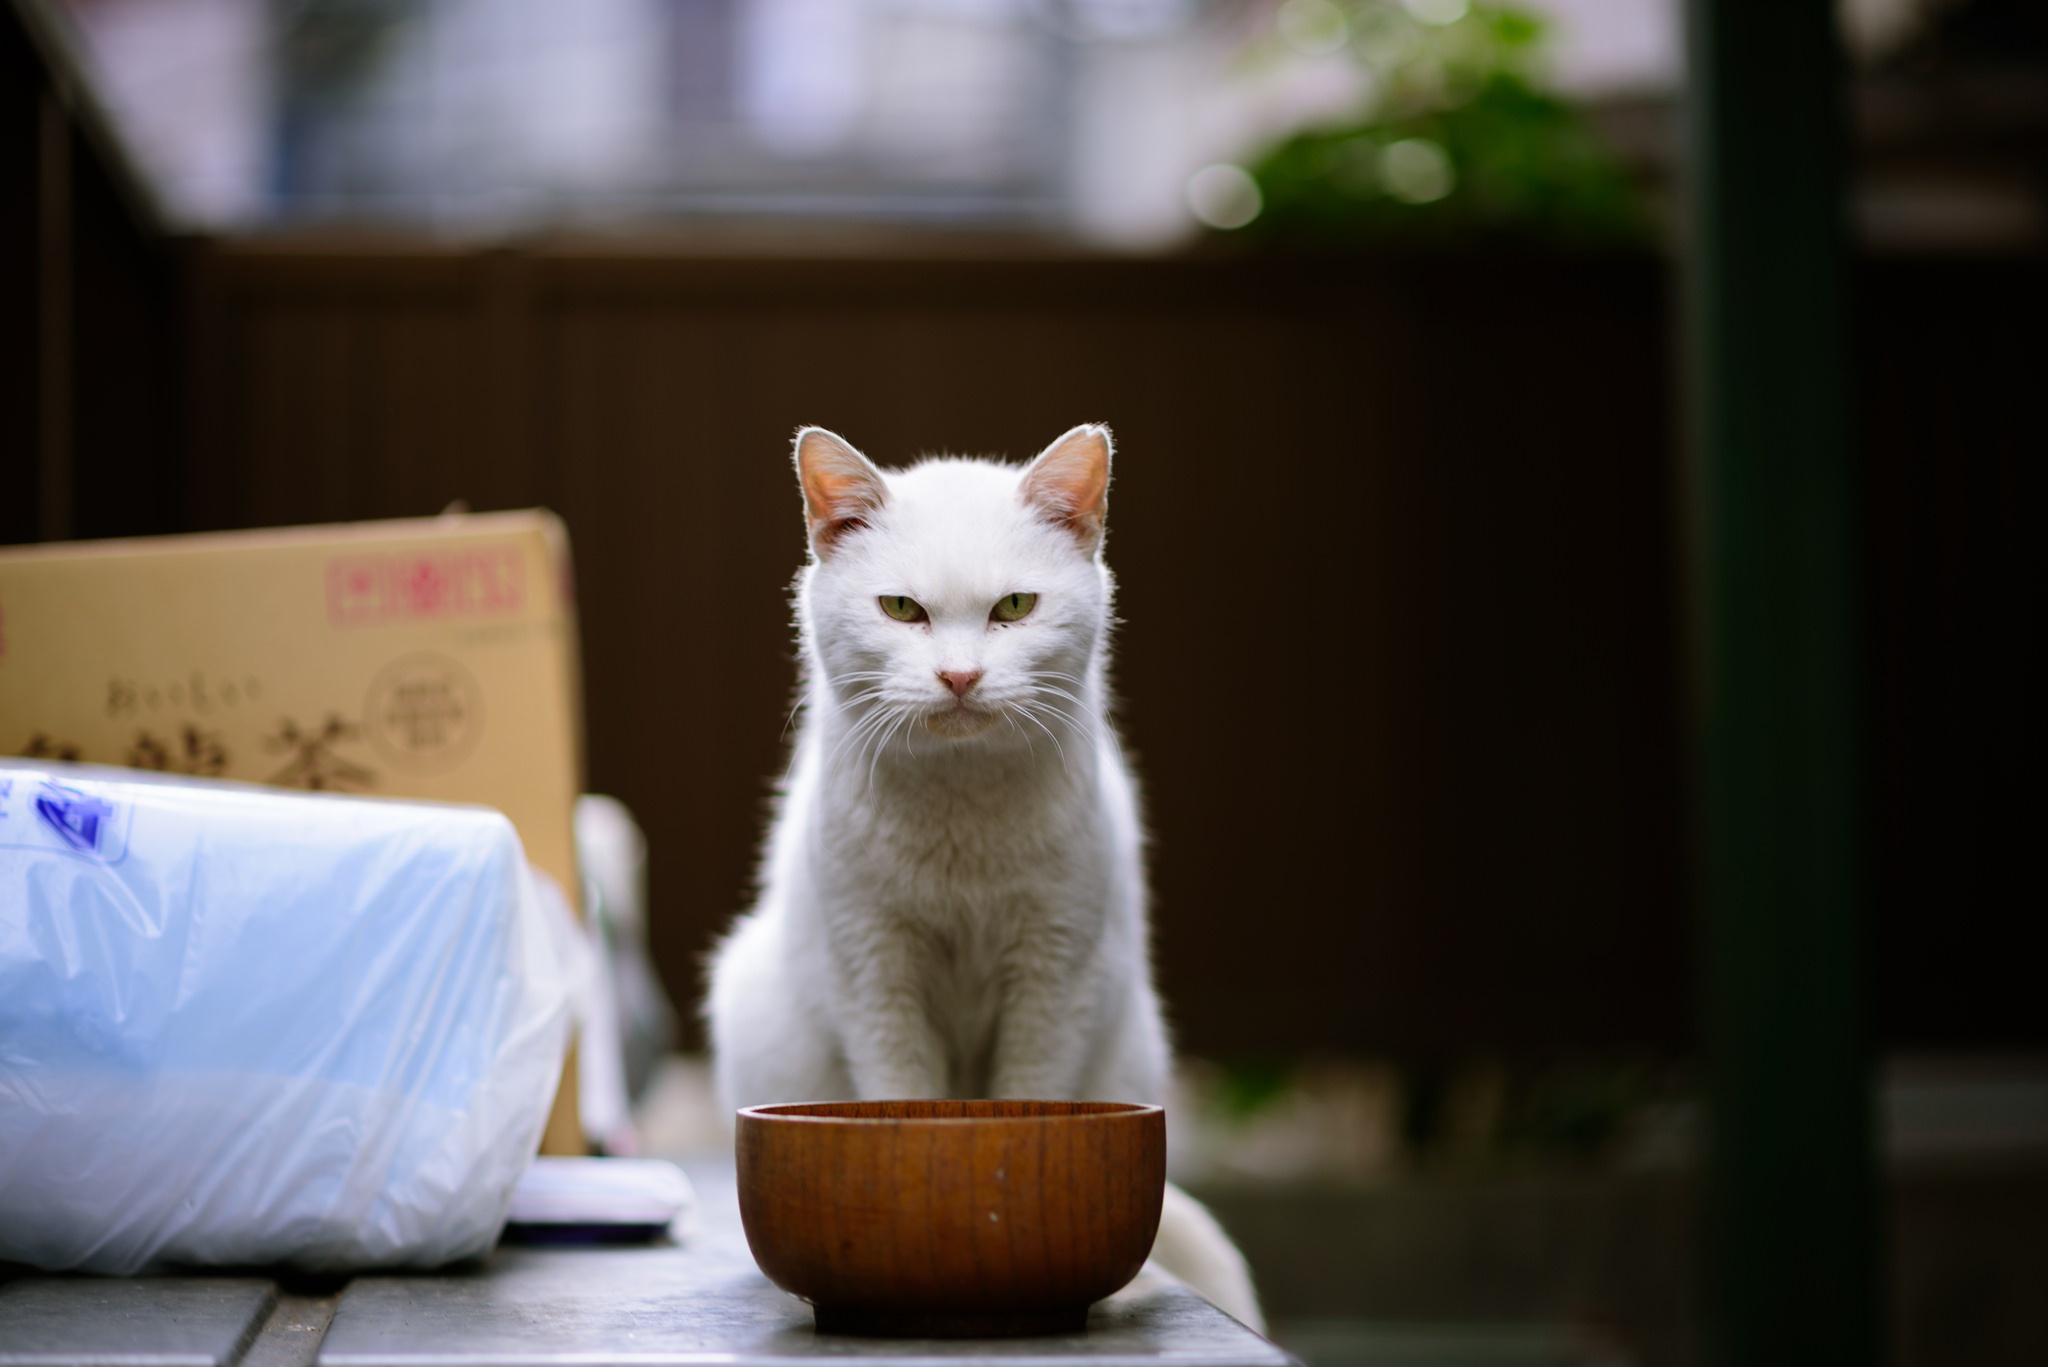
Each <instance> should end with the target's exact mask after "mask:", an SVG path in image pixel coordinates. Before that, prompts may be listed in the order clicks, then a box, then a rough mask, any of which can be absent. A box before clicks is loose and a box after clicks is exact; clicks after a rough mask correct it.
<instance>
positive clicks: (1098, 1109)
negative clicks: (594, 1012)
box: [737, 1097, 1166, 1126]
mask: <svg viewBox="0 0 2048 1367" xmlns="http://www.w3.org/2000/svg"><path fill="white" fill-rule="evenodd" d="M955 1100H959V1101H962V1103H963V1104H966V1105H973V1104H975V1103H976V1102H978V1101H988V1102H990V1103H991V1104H993V1103H995V1102H1002V1101H1022V1102H1029V1103H1031V1104H1033V1105H1045V1106H1076V1107H1084V1108H1086V1109H1082V1110H1075V1111H1068V1112H1066V1113H1065V1114H1063V1115H957V1116H954V1115H947V1116H940V1115H829V1114H825V1115H819V1114H807V1112H814V1111H825V1110H829V1108H831V1107H834V1106H887V1105H891V1104H894V1103H896V1102H930V1101H955ZM1165 1113H1166V1108H1165V1107H1164V1106H1155V1105H1152V1104H1151V1103H1149V1102H1143V1101H1064V1100H1061V1101H1054V1100H1050V1099H1041V1098H1038V1097H973V1098H965V1099H962V1098H954V1097H878V1098H876V1099H874V1100H871V1101H777V1102H772V1103H770V1104H768V1105H765V1106H742V1107H741V1108H740V1109H739V1111H738V1113H737V1114H738V1115H739V1117H740V1118H741V1119H747V1120H767V1121H789V1122H794V1123H796V1124H800V1125H855V1126H860V1125H1051V1124H1057V1123H1065V1124H1069V1125H1072V1124H1083V1125H1086V1124H1100V1123H1101V1122H1103V1121H1107V1120H1119V1119H1124V1118H1126V1117H1130V1116H1146V1115H1164V1114H1165Z"/></svg>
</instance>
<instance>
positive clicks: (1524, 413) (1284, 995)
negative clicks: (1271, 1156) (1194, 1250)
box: [187, 247, 1686, 1053]
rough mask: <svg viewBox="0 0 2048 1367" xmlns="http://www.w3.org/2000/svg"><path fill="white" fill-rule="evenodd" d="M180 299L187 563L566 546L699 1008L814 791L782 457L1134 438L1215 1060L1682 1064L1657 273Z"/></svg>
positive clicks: (1154, 666)
mask: <svg viewBox="0 0 2048 1367" xmlns="http://www.w3.org/2000/svg"><path fill="white" fill-rule="evenodd" d="M192 288H193V297H194V299H195V301H196V303H197V310H196V313H195V319H194V332H193V335H192V338H191V345H190V354H191V356H192V358H193V360H194V363H195V367H196V370H195V375H196V384H195V388H194V390H193V421H194V426H193V428H192V441H191V449H192V451H193V453H194V454H193V464H192V476H193V478H192V481H191V484H190V496H191V500H192V501H191V504H190V507H189V509H188V510H187V515H188V518H189V520H190V523H191V525H193V526H195V527H227V526H256V525H267V524H281V523H294V522H318V521H330V520H339V519H350V518H367V517H388V516H394V515H404V514H424V513H431V512H434V511H436V510H438V509H439V508H441V507H442V506H443V505H444V504H445V503H447V502H448V501H449V500H451V499H455V498H464V499H467V500H468V501H469V502H470V504H471V506H472V507H475V508H479V509H483V508H496V507H511V506H520V505H528V504H545V505H547V506H549V507H552V508H554V509H556V510H557V511H558V512H560V513H561V514H562V515H563V516H564V518H566V519H567V521H568V524H569V527H570V531H571V535H572V538H573V541H574V550H575V556H576V567H577V578H578V591H579V603H580V608H581V613H582V621H583V631H584V649H585V672H586V678H587V687H588V718H589V720H588V727H589V741H590V749H589V755H590V781H591V783H592V785H593V786H594V787H596V788H598V789H601V790H604V791H608V792H613V793H616V794H618V795H619V796H620V797H622V798H624V799H625V800H626V801H627V802H628V803H629V804H630V805H631V806H632V807H633V809H634V810H635V811H636V812H637V813H638V814H639V816H640V818H641V820H642V821H643V823H644V824H645V825H646V827H647V829H648V832H649V835H650V837H651V839H652V841H653V847H654V866H653V882H654V889H653V896H654V903H655V905H654V912H655V930H654V934H655V943H656V951H657V954H658V957H659V958H660V961H661V963H662V965H663V968H664V970H665V971H666V973H667V975H668V977H669V980H670V982H671V984H672V986H673V987H674V988H675V990H676V991H677V993H678V995H679V996H682V997H685V998H693V997H694V993H695V985H696V979H697V974H698V962H699V957H700V956H701V954H702V953H703V951H704V949H705V947H706V946H707V944H708V943H709V940H710V938H711V937H712V936H713V935H714V934H715V933H716V932H717V930H718V929H719V928H720V927H721V926H722V925H724V924H725V923H726V921H727V920H728V919H729V917H730V916H731V915H732V914H733V912H734V911H735V910H737V909H738V908H739V907H741V906H742V905H743V904H744V901H745V898H746V893H747V884H748V879H749V875H750V867H751V863H752V859H753V854H754V848H755V844H756V841H757V839H758V837H759V834H760V831H761V826H762V820H763V814H764V810H765V802H766V798H767V793H768V785H769V781H770V779H771V777H772V776H773V775H774V774H775V773H776V772H777V770H778V769H779V767H780V765H781V764H782V762H783V749H782V741H781V739H780V736H781V731H782V726H783V721H784V718H785V715H786V713H787V710H788V706H789V702H790V697H791V685H792V682H793V670H792V664H791V645H790V639H789V631H788V625H787V624H788V616H789V613H788V607H787V602H786V597H785V594H786V587H787V585H788V582H789V580H790V578H791V576H792V574H793V573H794V572H795V570H796V568H797V566H798V564H799V562H800V560H801V557H802V553H803V538H802V531H801V526H800V522H799V517H798V501H797V496H796V493H795V488H794V484H793V480H792V477H791V475H790V471H789V466H788V454H787V444H788V440H789V437H790V434H791V433H792V431H793V430H794V429H795V428H796V426H797V425H798V424H800V423H808V422H816V423H823V424H825V425H828V426H831V427H833V428H835V429H836V430H838V431H840V432H842V433H843V434H845V435H846V436H847V437H849V438H850V439H851V440H853V441H855V442H856V443H857V444H860V445H861V446H862V447H863V448H864V449H866V450H867V451H868V452H869V453H870V454H872V455H873V456H875V457H876V458H877V459H879V460H882V461H884V462H885V463H890V462H896V461H901V460H904V459H906V458H908V457H910V456H913V455H915V454H918V453H921V452H927V451H938V450H948V451H954V452H992V453H999V454H1005V455H1008V456H1010V457H1013V458H1020V457H1025V456H1028V455H1030V454H1032V453H1033V452H1035V451H1036V450H1037V449H1038V448H1039V447H1040V446H1041V445H1043V444H1044V443H1045V442H1046V441H1048V440H1050V439H1051V438H1052V437H1053V436H1055V435H1057V434H1058V433H1059V432H1060V431H1062V430H1064V429H1065V428H1066V427H1068V426H1069V425H1071V424H1073V423H1075V422H1078V421H1082V420H1088V419H1099V420H1106V421H1108V422H1110V423H1111V424H1112V425H1113V426H1114V427H1115V429H1116V432H1117V436H1118V441H1119V465H1118V472H1117V475H1118V478H1117V486H1116V490H1115V494H1114V498H1113V501H1112V511H1111V528H1112V534H1111V546H1110V555H1111V561H1112V564H1113V565H1114V566H1115V568H1116V570H1117V572H1118V574H1119V576H1120V579H1121V582H1122V600H1121V608H1122V612H1123V615H1124V617H1125V618H1126V619H1127V625H1126V626H1125V628H1124V629H1123V632H1122V634H1121V638H1120V655H1119V667H1118V677H1119V683H1120V686H1121V690H1122V693H1123V696H1124V699H1125V705H1124V714H1123V715H1124V722H1125V728H1126V732H1127V736H1128V739H1129V740H1130V742H1131V745H1132V748H1133V750H1134V752H1135V753H1136V755H1137V756H1138V761H1139V765H1140V768H1141V774H1142V778H1143V780H1144V783H1145V786H1146V790H1147V794H1148V797H1149V803H1150V808H1151V813H1152V819H1153V827H1154V831H1155V835H1156V844H1155V846H1154V857H1153V870H1154V881H1155V885H1156V889H1157V893H1158V912H1157V928H1158V943H1159V955H1160V961H1161V964H1162V968H1163V974H1164V981H1165V988H1166V991H1167V993H1168V995H1169V999H1170V1001H1171V1003H1172V1006H1173V1011H1174V1015H1175V1017H1176V1019H1177V1020H1178V1021H1179V1022H1180V1027H1181V1030H1182V1032H1183V1035H1184V1038H1185V1040H1186V1042H1187V1043H1188V1044H1189V1045H1190V1046H1191V1047H1194V1048H1198V1049H1202V1050H1205V1051H1210V1052H1225V1053H1247V1052H1252V1053H1256V1052H1261V1051H1295V1050H1301V1049H1316V1048H1322V1049H1374V1048H1377V1049H1396V1050H1399V1051H1403V1052H1410V1053H1441V1052H1449V1051H1454V1050H1457V1049H1460V1048H1466V1047H1476V1046H1478V1045H1479V1044H1481V1043H1491V1044H1496V1045H1507V1046H1510V1047H1516V1048H1527V1049H1534V1050H1542V1049H1546V1048H1549V1047H1553V1046H1568V1045H1574V1044H1577V1045H1587V1044H1605V1045H1612V1044H1616V1043H1643V1044H1669V1043H1672V1042H1674V1041H1676V1040H1678V1039H1680V1038H1682V1037H1683V1035H1684V1032H1685V1023H1686V1006H1685V1001H1686V994H1685V991H1684V981H1685V969H1684V961H1685V956H1684V946H1685V939H1686V930H1685V919H1684V912H1683V905H1682V898H1681V877H1680V873H1679V823H1680V803H1679V789H1680V783H1679V775H1678V771H1677V757H1676V746H1677V742H1676V729H1675V728H1676V725H1677V712H1676V704H1675V702H1674V701H1673V699H1674V696H1675V686H1674V683H1675V679H1674V668H1675V665H1674V661H1675V656H1676V646H1677V643H1676V640H1675V637H1674V629H1673V627H1672V622H1673V611H1672V608H1673V604H1674V602H1675V590H1674V586H1673V582H1672V558H1673V548H1672V538H1671V534H1670V526H1671V521H1672V511H1671V495H1670V488H1669V480H1670V472H1671V468H1672V461H1671V455H1670V451H1669V448H1668V440H1667V438H1668V431H1667V427H1668V417H1667V414H1668V412H1669V395H1668V393H1667V383H1666V373H1667V369H1668V366H1667V362H1666V358H1665V355H1664V348H1663V344H1662V334H1663V328H1662V312H1661V307H1660V304H1661V291H1662V284H1661V277H1660V274H1659V273H1658V271H1657V270H1656V269H1655V268H1654V267H1652V266H1650V265H1649V264H1647V263H1644V264H1635V263H1627V262H1622V263H1612V262H1609V263H1577V264H1574V263H1556V262H1553V263H1549V264H1547V265H1546V266H1545V267H1544V268H1542V269H1540V270H1531V269H1526V268H1524V267H1523V266H1521V265H1518V264H1516V263H1512V262H1502V263H1495V264H1491V265H1476V264H1474V263H1472V262H1469V261H1434V262H1423V261H1417V262H1407V263H1401V262H1382V263H1377V264H1371V265H1359V264H1352V265H1345V266H1334V265H1322V266H1318V265H1308V264H1278V263H1254V262H1230V261H1176V262H1138V261H1105V260H1046V261H1028V260H1013V261H980V262H967V261H952V262H948V261H925V262H887V261H883V262H865V263H860V262H844V261H840V262H829V261H789V260H783V261H717V260H710V261H707V260H679V259H674V258H665V257H659V256H649V257H638V258H636V257H631V256H603V255H591V254H570V253H547V252H522V253H509V252H507V253H480V254H434V253H387V254H382V255H380V254H376V253H364V252H350V253H348V254H345V255H341V254H337V255H322V254H319V253H316V252H308V251H289V252H287V251H266V250H262V249H259V248H253V247H240V248H227V249H214V250H207V251H203V252H201V253H199V254H198V255H197V257H196V258H195V260H194V262H193V275H192Z"/></svg>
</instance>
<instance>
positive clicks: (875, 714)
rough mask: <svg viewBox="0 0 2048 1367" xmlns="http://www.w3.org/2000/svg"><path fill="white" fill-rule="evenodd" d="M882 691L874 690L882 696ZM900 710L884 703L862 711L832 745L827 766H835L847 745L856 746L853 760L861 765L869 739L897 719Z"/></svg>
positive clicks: (826, 761)
mask: <svg viewBox="0 0 2048 1367" xmlns="http://www.w3.org/2000/svg"><path fill="white" fill-rule="evenodd" d="M882 691H883V690H880V689H877V690H875V691H874V695H875V696H880V694H881V693H882ZM900 711H901V709H900V708H897V707H892V706H890V705H888V704H887V703H884V704H883V705H881V706H879V707H875V708H872V709H870V710H869V711H867V712H864V713H862V714H861V716H860V718H859V720H857V721H856V722H854V724H853V725H852V726H851V727H849V728H847V731H846V733H845V734H844V735H842V736H841V737H840V738H839V743H838V744H837V745H835V746H833V747H832V753H831V754H830V755H829V756H827V757H826V760H825V767H826V768H827V769H830V768H832V767H833V766H835V765H836V764H837V763H838V761H839V757H840V755H841V754H843V753H845V751H846V747H847V746H849V745H852V746H854V747H855V749H854V756H853V762H854V764H855V765H856V766H857V765H859V763H860V761H861V758H862V756H863V755H865V754H866V753H867V744H868V740H869V739H871V738H872V737H873V736H874V735H875V734H877V733H878V732H879V731H880V730H881V728H882V727H884V726H886V725H888V724H889V723H890V722H892V721H893V720H895V718H896V717H897V715H898V714H899V712H900Z"/></svg>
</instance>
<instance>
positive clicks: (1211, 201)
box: [1188, 162, 1264, 228]
mask: <svg viewBox="0 0 2048 1367" xmlns="http://www.w3.org/2000/svg"><path fill="white" fill-rule="evenodd" d="M1263 206H1264V200H1263V199H1262V198H1261V197H1260V195H1259V183H1258V182H1257V181H1255V180H1253V179H1252V178H1251V175H1250V173H1249V172H1247V171H1246V170H1245V169H1244V168H1243V167H1242V166H1232V165H1231V164H1230V163H1228V162H1219V163H1218V164H1217V165H1214V166H1204V167H1203V168H1202V169H1201V170H1199V171H1197V172H1195V174H1194V175H1192V176H1190V177H1189V178H1188V207H1189V208H1190V209H1192V210H1194V211H1195V217H1196V218H1199V219H1201V220H1202V222H1204V223H1206V224H1208V225H1209V226H1210V227H1212V228H1242V227H1243V226H1244V225H1245V224H1247V223H1249V222H1251V221H1252V220H1253V219H1255V218H1257V217H1258V216H1259V210H1260V209H1261V208H1262V207H1263Z"/></svg>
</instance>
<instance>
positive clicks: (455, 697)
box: [363, 654, 484, 773]
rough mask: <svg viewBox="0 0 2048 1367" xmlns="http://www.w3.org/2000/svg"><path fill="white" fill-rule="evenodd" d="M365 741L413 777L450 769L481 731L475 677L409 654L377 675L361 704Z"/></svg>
mask: <svg viewBox="0 0 2048 1367" xmlns="http://www.w3.org/2000/svg"><path fill="white" fill-rule="evenodd" d="M363 715H364V718H365V719H366V720H367V721H368V723H369V730H370V742H371V744H373V745H375V746H376V747H377V751H378V753H379V754H381V755H383V756H384V758H386V759H388V760H390V761H391V762H392V763H394V764H396V765H397V766H398V767H399V768H401V769H408V770H411V771H412V772H413V773H437V772H442V771H445V770H448V769H452V768H454V767H455V766H456V765H458V764H460V763H461V762H462V761H463V760H464V759H465V758H467V757H468V755H469V752H470V751H471V750H472V749H474V748H475V746H476V741H477V737H478V736H480V735H482V734H483V729H484V694H483V689H482V688H481V687H479V686H478V684H477V681H476V676H475V675H473V674H471V673H470V672H469V671H468V670H467V669H464V668H463V667H462V666H461V665H459V664H457V663H456V662H455V661H454V660H451V659H449V658H448V657H447V656H445V655H434V654H419V655H408V656H406V657H405V658H404V659H402V660H396V661H394V662H392V663H391V664H389V665H386V666H385V667H384V669H383V670H382V671H381V672H380V673H379V674H378V675H377V677H376V679H375V681H374V682H372V683H371V685H370V696H369V697H368V698H367V699H365V700H364V702H363Z"/></svg>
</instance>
